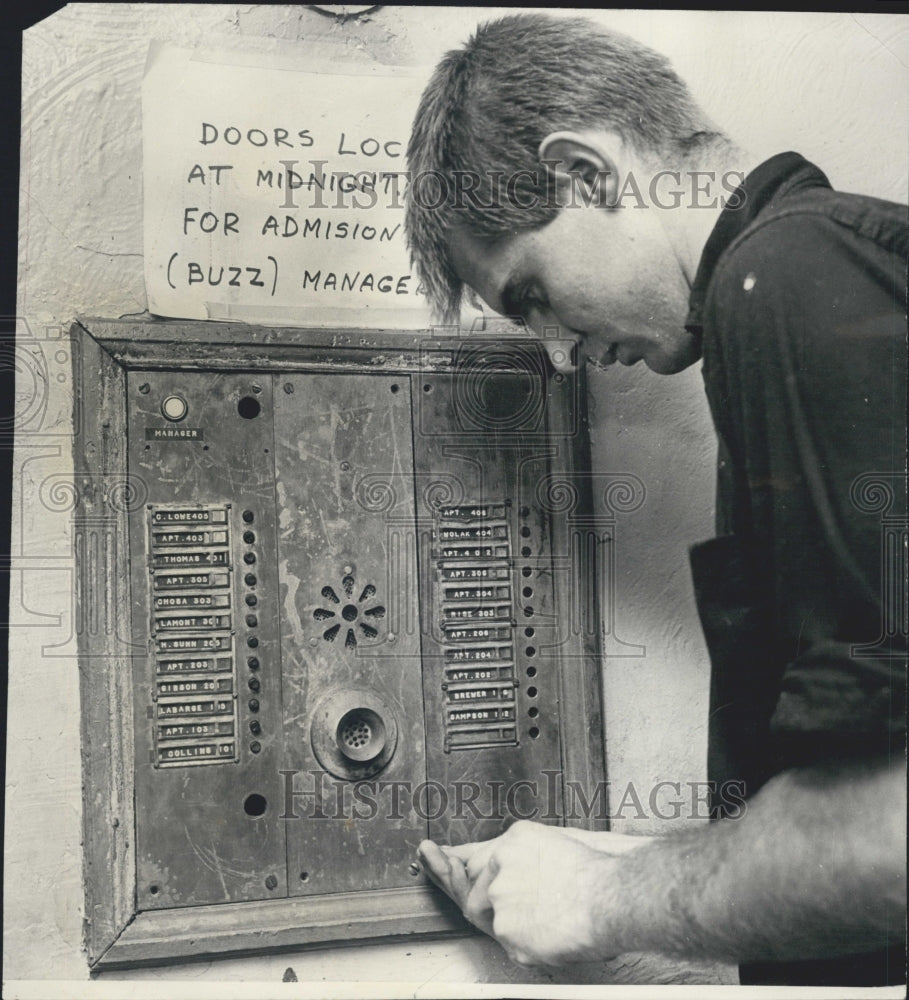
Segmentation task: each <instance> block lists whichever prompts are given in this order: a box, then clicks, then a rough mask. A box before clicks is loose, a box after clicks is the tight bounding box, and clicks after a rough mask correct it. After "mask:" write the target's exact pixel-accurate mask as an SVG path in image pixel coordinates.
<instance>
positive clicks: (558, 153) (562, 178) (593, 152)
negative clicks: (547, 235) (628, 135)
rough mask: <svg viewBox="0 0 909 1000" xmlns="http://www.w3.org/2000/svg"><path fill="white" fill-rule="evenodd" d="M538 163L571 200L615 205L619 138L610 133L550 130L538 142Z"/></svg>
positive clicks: (617, 183)
mask: <svg viewBox="0 0 909 1000" xmlns="http://www.w3.org/2000/svg"><path fill="white" fill-rule="evenodd" d="M539 158H540V163H542V164H543V166H544V167H545V168H546V170H547V171H548V172H549V174H550V175H551V176H552V177H554V178H555V181H556V185H557V191H558V193H559V194H560V195H561V196H563V197H567V198H568V199H570V200H571V201H572V202H574V203H580V204H585V205H595V206H597V207H600V208H612V207H614V206H615V203H616V199H617V197H618V192H619V186H620V185H619V168H618V162H619V160H620V159H621V158H622V140H621V139H620V138H619V136H617V135H614V134H612V133H597V134H596V135H593V134H591V133H589V132H551V133H550V134H549V135H547V136H546V138H545V139H544V140H543V141H542V142H541V143H540V150H539Z"/></svg>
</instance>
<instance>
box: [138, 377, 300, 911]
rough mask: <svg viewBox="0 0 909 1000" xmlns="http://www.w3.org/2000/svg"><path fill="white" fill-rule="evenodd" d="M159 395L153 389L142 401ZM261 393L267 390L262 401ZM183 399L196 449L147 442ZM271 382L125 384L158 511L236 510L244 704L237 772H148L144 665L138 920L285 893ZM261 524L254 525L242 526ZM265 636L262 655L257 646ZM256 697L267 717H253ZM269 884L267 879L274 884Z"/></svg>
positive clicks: (150, 684) (150, 670)
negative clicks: (258, 804)
mask: <svg viewBox="0 0 909 1000" xmlns="http://www.w3.org/2000/svg"><path fill="white" fill-rule="evenodd" d="M142 385H147V386H148V391H146V392H142V391H140V388H139V387H140V386H142ZM257 390H258V391H257ZM173 392H177V393H179V394H181V395H182V396H183V397H184V398H185V399H186V400H187V402H188V404H189V412H188V413H187V415H186V417H185V418H184V419H183V421H181V422H180V424H179V425H174V426H180V427H184V426H185V427H191V428H199V429H201V430H202V432H203V438H202V439H201V440H198V441H195V440H190V441H148V440H146V434H145V430H146V428H148V427H162V426H166V425H167V421H166V420H164V419H163V417H162V416H161V411H160V406H161V403H162V400H163V399H164V397H165V396H166V395H168V394H170V393H173ZM271 397H272V394H271V383H270V380H269V379H268V378H264V379H263V378H261V377H260V376H257V375H252V376H251V375H249V374H243V373H236V374H198V373H187V372H142V371H138V372H131V373H130V374H129V377H128V380H127V406H128V418H129V462H130V474H131V476H133V477H135V478H136V479H138V480H141V481H142V484H143V489H144V490H145V491H147V503H149V504H160V503H165V504H170V503H185V504H187V505H190V504H192V503H213V504H230V505H231V511H230V520H231V524H230V530H231V562H232V564H233V565H232V573H233V578H234V583H233V587H232V591H233V594H234V602H233V608H232V617H233V622H232V624H233V628H234V631H235V633H236V634H235V636H234V642H235V662H236V670H235V686H236V694H237V708H238V711H237V723H238V727H239V732H238V734H237V743H238V751H239V760H238V762H236V763H217V764H201V765H192V766H177V767H169V768H156V767H155V766H154V765H153V763H152V762H151V761H150V753H151V751H152V748H153V746H154V725H155V722H154V721H153V720H152V719H150V718H149V710H150V709H153V708H154V706H153V702H152V692H153V690H154V686H155V663H154V657H153V656H151V655H149V656H147V657H137V658H136V659H135V661H134V676H135V690H136V703H135V727H136V738H135V745H136V814H137V824H136V825H137V829H136V840H137V896H138V905H139V909H140V910H141V909H158V908H162V907H173V906H188V905H193V904H203V903H222V902H230V901H238V900H253V899H268V898H272V897H276V896H283V895H286V874H285V873H286V866H285V848H284V825H283V823H281V822H279V821H277V819H276V817H277V815H278V813H279V812H280V809H281V806H282V785H281V777H280V775H279V773H278V772H279V769H280V767H281V762H282V761H283V759H284V752H283V730H282V727H281V717H282V707H281V686H280V643H279V633H278V628H277V618H276V614H277V567H276V566H275V565H274V562H273V559H271V558H269V553H273V552H274V550H275V541H274V531H275V528H274V473H273V458H274V446H273V443H272V412H271V410H272V403H271ZM243 398H254V399H256V400H257V401H258V403H259V405H260V408H261V409H260V412H259V415H258V416H257V417H254V418H244V417H242V416H241V415H240V413H239V412H238V403H239V401H240V400H241V399H243ZM243 510H251V511H252V512H253V514H254V522H253V524H252V525H248V524H245V523H244V522H243V520H242V518H241V512H242V511H243ZM146 513H147V512H146V509H145V508H144V507H143V508H140V509H139V510H137V511H136V512H134V513H133V514H132V515H131V517H130V522H131V523H130V554H131V572H132V594H133V600H134V610H135V614H134V616H133V622H134V632H133V640H134V642H135V643H136V644H137V645H138V646H140V647H145V646H146V645H147V643H148V640H149V621H150V620H149V608H148V602H149V571H148V562H147V549H146V523H147V519H146ZM250 529H252V530H254V534H255V536H256V541H255V544H254V545H247V544H245V543H244V542H243V538H242V536H243V532H244V530H250ZM249 551H254V552H255V554H256V555H257V559H258V561H257V563H256V564H255V567H254V568H255V573H256V577H257V583H256V586H255V588H254V590H253V589H251V588H249V587H247V586H246V585H245V584H244V582H243V576H244V570H245V569H248V568H249V567H247V566H246V564H245V563H244V562H243V561H242V559H243V555H244V554H246V553H247V552H249ZM252 592H254V593H255V594H256V598H257V600H258V602H259V603H258V605H257V612H258V620H259V625H258V626H257V627H256V628H255V629H251V628H248V627H247V625H246V615H247V614H248V613H250V612H251V610H252V609H250V608H249V607H248V606H247V605H246V603H245V597H246V594H247V593H252ZM253 634H255V636H256V638H257V639H258V641H259V645H258V647H257V648H256V649H255V650H252V649H250V648H249V647H248V646H247V644H246V640H247V639H248V638H249V637H250V636H252V635H253ZM253 652H255V653H256V655H257V656H258V658H259V660H260V662H261V668H260V670H259V671H258V674H259V676H260V677H261V682H260V684H261V690H260V691H258V692H252V691H250V690H249V687H248V682H249V679H250V677H251V676H252V671H250V669H249V668H248V667H247V657H248V656H249V655H251V654H252V653H253ZM253 694H255V696H256V698H257V699H258V700H259V702H260V710H259V711H258V712H257V713H252V712H250V710H249V707H248V706H249V699H250V697H251V696H253ZM252 718H256V719H258V720H259V722H260V725H261V726H262V733H261V734H259V735H258V736H256V737H255V739H256V741H257V742H258V743H259V745H260V747H261V750H260V752H259V753H253V752H252V749H251V747H252V743H253V738H254V737H253V734H252V733H251V732H250V730H249V723H250V721H251V720H252ZM249 795H260V796H262V797H263V798H264V799H265V802H266V809H265V812H264V813H263V814H262V815H261V816H251V815H248V814H247V812H246V810H245V808H244V802H245V800H246V798H247V797H248V796H249ZM266 880H268V881H266Z"/></svg>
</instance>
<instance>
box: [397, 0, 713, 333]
mask: <svg viewBox="0 0 909 1000" xmlns="http://www.w3.org/2000/svg"><path fill="white" fill-rule="evenodd" d="M589 128H608V129H612V130H614V131H616V132H617V133H618V134H619V135H620V136H621V137H622V139H623V140H624V141H625V142H627V143H628V144H629V145H631V146H632V147H633V148H635V149H636V150H638V151H639V152H650V153H655V154H660V155H662V156H667V157H674V158H675V159H676V160H678V159H679V158H680V157H683V158H685V159H687V157H688V156H689V155H690V154H691V152H692V151H693V150H694V149H695V148H697V147H698V146H699V145H701V144H707V143H709V142H711V141H713V140H715V139H718V138H719V135H718V133H717V132H716V131H715V130H714V128H713V125H712V124H711V123H710V122H709V121H708V120H707V118H706V117H705V116H704V114H703V112H702V111H701V110H700V108H699V107H698V106H697V104H696V103H695V102H694V100H693V99H692V97H691V95H690V93H689V91H688V87H687V86H686V84H685V83H684V81H682V79H681V78H680V77H679V76H678V75H677V74H676V73H675V71H674V70H673V69H672V67H671V66H670V64H669V61H668V59H666V58H665V57H664V56H662V55H660V54H659V53H657V52H654V51H653V50H652V49H649V48H647V46H645V45H642V44H641V43H640V42H636V41H635V40H634V39H631V38H628V37H626V36H624V35H620V34H617V33H615V32H612V31H607V30H605V29H603V28H601V27H599V26H598V25H596V24H594V23H592V22H591V21H588V20H585V19H583V18H561V17H550V16H547V15H545V14H514V15H509V16H507V17H503V18H500V19H498V20H494V21H489V22H487V23H485V24H482V25H480V26H479V27H478V28H477V30H476V32H475V34H474V35H473V37H472V38H470V39H469V41H468V42H467V43H466V44H465V45H464V47H463V48H461V49H456V50H452V51H451V52H449V53H447V54H446V55H445V56H444V57H443V59H442V61H441V62H440V63H439V65H438V66H437V67H436V71H435V73H434V74H433V77H432V79H431V80H430V82H429V84H428V85H427V87H426V90H425V91H424V92H423V96H422V98H421V100H420V105H419V108H418V110H417V115H416V119H415V121H414V126H413V131H412V133H411V137H410V143H409V144H408V148H407V156H408V161H409V170H410V188H409V191H408V199H407V210H406V218H405V229H406V232H407V237H408V245H409V247H410V252H411V257H412V259H413V261H414V263H415V265H416V267H417V270H418V273H419V275H420V279H421V281H422V283H423V286H424V288H425V290H426V293H427V295H428V297H429V300H430V303H431V305H432V306H433V308H434V310H435V311H436V313H437V314H438V315H439V316H440V317H441V318H442V319H443V321H445V322H455V321H456V320H457V317H458V314H459V311H460V305H461V295H462V283H461V281H460V280H459V279H458V277H457V276H456V274H455V272H454V268H453V266H452V264H451V261H450V258H449V251H448V244H449V232H450V228H451V226H452V225H453V224H455V223H457V224H458V225H460V226H463V227H464V228H465V229H466V231H467V232H468V233H470V234H471V235H472V236H474V237H476V238H479V239H481V240H488V241H494V240H496V239H499V238H502V237H504V236H506V235H509V234H513V233H515V232H516V231H518V230H522V229H535V228H539V227H541V226H545V225H546V224H547V223H548V222H551V221H552V220H553V219H554V218H555V216H556V214H557V213H558V211H559V207H558V205H557V203H556V201H555V198H554V194H555V192H554V187H553V180H552V178H551V175H550V174H549V172H548V171H546V170H545V169H544V168H543V167H542V166H541V165H540V162H539V159H538V152H539V146H540V143H541V142H542V141H543V139H545V138H546V136H547V135H549V134H550V133H552V132H554V131H558V130H562V129H576V130H581V129H589Z"/></svg>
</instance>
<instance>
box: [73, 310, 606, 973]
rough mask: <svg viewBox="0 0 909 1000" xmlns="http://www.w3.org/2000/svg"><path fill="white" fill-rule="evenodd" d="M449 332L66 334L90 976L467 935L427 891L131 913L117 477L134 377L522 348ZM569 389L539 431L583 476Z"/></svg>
mask: <svg viewBox="0 0 909 1000" xmlns="http://www.w3.org/2000/svg"><path fill="white" fill-rule="evenodd" d="M453 333H454V334H455V336H454V337H453V336H452V334H453ZM456 334H457V331H452V330H451V329H446V330H443V331H438V330H436V331H428V330H427V331H407V332H400V331H393V330H389V331H383V330H364V329H332V330H326V329H321V328H320V329H307V328H273V327H255V326H249V325H245V324H234V323H205V322H183V321H163V320H154V319H139V320H130V319H123V320H112V319H95V318H91V319H89V318H86V319H81V320H79V321H77V322H76V323H75V324H74V325H73V327H72V329H71V332H70V336H71V338H72V339H73V340H78V341H79V344H80V347H79V350H78V351H74V352H73V354H72V356H73V359H74V361H73V363H74V368H75V371H74V385H75V392H74V429H75V433H74V471H75V485H76V491H77V494H78V498H79V500H78V503H77V506H76V509H75V512H74V550H75V554H76V564H77V565H76V602H77V608H76V611H77V616H78V619H77V620H78V621H79V622H80V623H81V624H80V627H79V630H78V631H79V636H78V638H79V672H80V690H81V701H82V729H81V732H82V766H83V845H84V881H85V917H84V941H85V947H86V950H87V954H88V959H89V964H90V967H91V968H92V969H93V970H95V971H99V972H100V971H104V970H108V969H116V968H126V967H133V966H137V965H143V964H155V963H161V962H164V961H188V960H196V959H201V958H211V957H217V956H223V955H242V954H251V953H255V952H262V951H266V950H275V949H282V948H283V949H288V948H300V947H311V946H324V945H326V944H344V943H346V944H356V943H361V942H366V941H375V940H378V939H382V940H389V939H401V938H409V937H412V936H416V935H419V936H421V937H429V936H436V937H437V936H450V935H457V934H466V933H471V932H472V929H471V928H470V927H469V925H467V924H466V922H465V921H464V919H463V917H462V916H461V914H460V912H459V911H458V910H457V909H456V908H455V907H454V906H453V905H452V904H450V903H449V901H448V900H447V899H445V898H444V897H443V896H442V894H441V893H439V892H437V891H436V890H435V889H433V888H432V887H429V886H426V885H417V886H413V887H407V888H385V889H379V890H371V891H358V892H354V893H344V892H342V893H334V894H326V895H324V896H310V897H304V898H301V897H291V898H281V899H269V900H264V901H253V902H232V903H225V904H209V905H200V906H189V907H182V908H177V909H160V910H144V911H142V910H139V909H138V905H137V881H136V880H137V872H136V851H135V843H136V832H135V822H136V812H135V796H134V792H135V788H134V772H133V769H134V759H135V758H134V740H135V732H134V691H133V680H132V678H133V674H132V670H131V653H130V641H129V640H130V636H131V634H132V629H131V623H130V621H129V617H130V614H131V610H132V600H131V584H130V572H129V570H128V568H125V567H128V565H129V529H128V516H129V513H130V510H131V509H132V504H133V503H134V500H135V497H134V495H132V487H131V485H130V479H129V471H128V465H127V450H128V449H127V400H126V385H127V376H128V374H129V373H130V372H131V371H139V370H141V371H146V370H150V371H165V372H166V371H243V372H259V373H262V375H263V376H265V375H270V374H273V373H276V372H277V373H284V372H287V373H350V374H356V373H371V374H375V373H376V372H377V371H381V373H382V374H389V375H400V376H402V377H407V376H418V375H424V374H432V373H436V374H438V373H447V372H450V371H451V365H452V362H453V356H454V352H455V351H456V349H457V347H458V345H459V344H460V343H464V342H469V343H470V344H471V345H476V346H480V347H481V346H482V345H483V344H484V343H489V344H490V345H498V346H499V347H501V345H502V344H503V343H504V344H506V348H510V347H514V349H516V350H517V349H520V347H521V344H522V343H525V344H526V343H527V341H526V338H522V337H521V336H516V335H515V332H514V329H513V328H510V329H505V330H504V332H499V331H496V333H495V334H493V335H490V334H473V335H471V336H470V338H469V341H468V340H467V339H466V338H458V337H457V336H456ZM534 344H535V345H536V347H537V348H538V346H539V345H538V344H536V342H534ZM570 378H571V379H572V380H573V381H572V385H573V387H574V390H575V394H574V400H575V402H574V404H573V405H572V406H571V407H564V406H563V407H554V406H553V407H547V408H546V413H547V418H546V419H547V420H548V424H547V425H546V428H545V429H546V431H547V432H548V433H551V434H555V435H558V436H559V437H560V438H561V440H562V441H563V442H564V447H565V449H566V450H567V454H566V455H565V456H564V459H563V467H564V468H568V469H569V470H573V471H574V472H575V473H578V472H582V471H583V470H587V469H588V468H589V442H588V439H587V433H586V415H585V410H584V400H585V394H584V390H585V385H584V372H583V369H582V370H580V371H574V372H573V373H572V374H571V376H570ZM575 490H576V493H575V507H574V508H573V509H574V510H576V511H578V512H579V514H578V517H577V518H575V519H574V520H573V519H572V517H570V516H568V515H566V516H564V517H553V518H552V533H553V540H552V544H553V549H554V550H562V551H570V548H571V544H572V537H571V536H572V534H573V533H575V532H576V531H577V530H578V524H580V525H581V528H582V530H583V531H585V532H586V534H587V535H588V536H589V535H590V530H589V524H590V523H592V520H591V518H590V515H589V512H590V510H591V506H592V503H591V498H590V496H589V481H588V479H587V478H586V477H585V476H584V475H578V476H577V479H576V487H575ZM585 512H586V514H585ZM585 517H586V521H585ZM585 524H586V525H587V527H586V528H585V527H584V525H585ZM588 568H590V569H592V567H588ZM594 578H595V574H594ZM573 585H574V586H576V584H573V583H572V581H571V580H570V579H563V580H561V582H560V583H559V584H558V586H557V588H556V590H557V592H556V603H557V606H561V607H563V608H564V607H567V606H568V605H570V604H571V602H572V595H571V593H569V592H568V590H570V588H571V587H572V586H573ZM559 591H561V592H559ZM594 607H595V602H594ZM594 613H596V612H595V611H594ZM571 642H572V643H574V647H573V650H572V653H573V656H572V663H573V668H572V669H571V670H562V671H561V672H560V677H559V702H560V705H561V708H562V710H563V711H566V712H568V713H570V714H571V716H572V717H576V718H577V719H580V720H584V724H582V725H576V726H565V727H563V734H562V747H561V752H562V777H563V780H565V781H574V782H577V783H578V784H580V785H581V786H582V787H584V788H588V789H590V788H605V761H604V752H605V751H604V748H605V740H604V734H603V727H602V711H601V704H600V701H601V695H600V652H599V627H598V625H596V623H595V627H593V628H588V629H585V630H581V631H580V632H579V634H576V635H573V636H572V639H571ZM572 822H573V823H574V824H575V825H583V826H587V827H588V828H591V829H597V828H605V827H606V826H607V822H606V820H605V819H604V818H602V817H600V816H597V815H593V816H586V817H585V816H579V817H577V818H573V819H572Z"/></svg>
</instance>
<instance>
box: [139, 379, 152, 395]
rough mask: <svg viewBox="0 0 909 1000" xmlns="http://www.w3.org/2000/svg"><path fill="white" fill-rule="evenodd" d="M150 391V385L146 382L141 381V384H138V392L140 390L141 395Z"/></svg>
mask: <svg viewBox="0 0 909 1000" xmlns="http://www.w3.org/2000/svg"><path fill="white" fill-rule="evenodd" d="M150 391H151V386H150V385H149V384H148V382H143V383H142V385H140V386H139V392H141V393H142V395H143V396H144V395H145V394H146V393H147V392H150Z"/></svg>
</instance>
